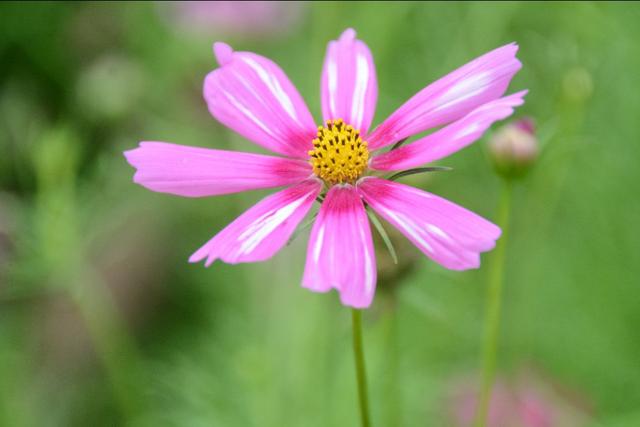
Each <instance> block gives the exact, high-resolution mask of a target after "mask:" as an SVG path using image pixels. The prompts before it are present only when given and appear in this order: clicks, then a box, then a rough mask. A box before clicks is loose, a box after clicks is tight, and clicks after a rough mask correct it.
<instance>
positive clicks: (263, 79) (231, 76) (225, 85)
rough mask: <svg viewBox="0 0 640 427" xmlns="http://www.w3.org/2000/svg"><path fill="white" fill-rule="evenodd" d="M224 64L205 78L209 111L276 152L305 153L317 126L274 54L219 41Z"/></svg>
mask: <svg viewBox="0 0 640 427" xmlns="http://www.w3.org/2000/svg"><path fill="white" fill-rule="evenodd" d="M214 53H215V54H216V57H217V59H218V62H219V63H220V68H218V69H216V70H214V71H212V72H210V73H209V74H208V75H207V77H206V78H205V80H204V98H205V100H206V101H207V104H208V106H209V111H210V112H211V114H212V115H213V117H215V118H216V119H218V120H219V121H220V122H221V123H223V124H224V125H226V126H227V127H229V128H231V129H233V130H234V131H236V132H237V133H239V134H240V135H242V136H244V137H245V138H247V139H249V140H251V141H253V142H255V143H256V144H258V145H261V146H262V147H264V148H267V149H269V150H271V151H274V152H276V153H280V154H284V155H288V156H292V157H300V158H306V157H307V151H308V150H310V149H311V148H312V143H311V141H312V140H313V138H315V136H316V131H317V129H316V126H315V123H314V121H313V117H312V116H311V113H309V109H308V108H307V106H306V104H305V103H304V100H303V99H302V97H301V96H300V94H299V93H298V91H297V90H296V88H295V87H294V86H293V84H292V83H291V81H289V79H288V78H287V76H286V75H285V73H284V72H283V71H282V70H281V69H280V67H278V66H277V65H276V64H275V63H274V62H272V61H270V60H269V59H267V58H265V57H262V56H260V55H256V54H254V53H250V52H234V51H233V50H232V49H231V47H229V45H226V44H224V43H216V44H215V45H214Z"/></svg>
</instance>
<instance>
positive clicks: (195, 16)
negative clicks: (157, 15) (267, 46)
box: [158, 1, 306, 38]
mask: <svg viewBox="0 0 640 427" xmlns="http://www.w3.org/2000/svg"><path fill="white" fill-rule="evenodd" d="M158 6H159V8H160V12H161V13H162V15H164V16H165V17H166V19H167V21H168V22H169V23H171V24H173V25H174V26H175V27H177V29H178V30H179V31H181V32H188V33H198V34H201V35H214V34H216V35H221V34H225V35H227V36H249V37H250V36H253V37H262V38H264V37H271V36H276V35H279V34H283V33H285V32H287V31H288V30H290V29H291V28H292V27H294V26H295V25H296V23H297V22H298V21H299V20H300V18H302V12H303V9H304V8H305V6H306V5H305V3H303V2H295V1H179V2H168V3H164V2H160V3H158Z"/></svg>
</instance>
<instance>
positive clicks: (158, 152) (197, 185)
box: [124, 142, 313, 197]
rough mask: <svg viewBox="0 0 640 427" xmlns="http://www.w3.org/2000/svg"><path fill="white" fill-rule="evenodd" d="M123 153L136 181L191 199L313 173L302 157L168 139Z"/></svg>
mask: <svg viewBox="0 0 640 427" xmlns="http://www.w3.org/2000/svg"><path fill="white" fill-rule="evenodd" d="M124 155H125V157H126V158H127V161H128V162H129V163H130V164H131V166H133V167H134V168H136V169H137V171H136V174H135V175H134V177H133V181H134V182H135V183H137V184H140V185H142V186H144V187H146V188H148V189H149V190H153V191H158V192H161V193H170V194H177V195H179V196H186V197H203V196H217V195H220V194H228V193H237V192H240V191H246V190H255V189H258V188H272V187H279V186H282V185H289V184H294V183H297V182H300V181H302V180H304V179H306V178H308V177H309V176H310V175H311V174H312V173H313V172H312V170H311V166H310V165H309V164H308V163H306V162H303V161H299V160H293V159H284V158H281V157H273V156H265V155H262V154H252V153H241V152H235V151H225V150H212V149H209V148H197V147H187V146H184V145H176V144H169V143H166V142H141V143H140V147H138V148H136V149H133V150H129V151H126V152H125V153H124Z"/></svg>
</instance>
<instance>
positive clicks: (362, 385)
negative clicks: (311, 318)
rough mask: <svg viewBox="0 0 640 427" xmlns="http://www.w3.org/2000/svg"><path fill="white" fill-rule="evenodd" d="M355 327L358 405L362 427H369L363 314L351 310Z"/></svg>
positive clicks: (354, 347)
mask: <svg viewBox="0 0 640 427" xmlns="http://www.w3.org/2000/svg"><path fill="white" fill-rule="evenodd" d="M351 320H352V327H353V357H354V359H355V362H356V379H357V383H358V403H359V406H360V420H361V424H362V427H369V426H370V425H371V423H370V422H369V399H368V397H367V374H366V369H365V365H364V350H363V348H362V312H361V311H360V310H358V309H355V308H353V309H351Z"/></svg>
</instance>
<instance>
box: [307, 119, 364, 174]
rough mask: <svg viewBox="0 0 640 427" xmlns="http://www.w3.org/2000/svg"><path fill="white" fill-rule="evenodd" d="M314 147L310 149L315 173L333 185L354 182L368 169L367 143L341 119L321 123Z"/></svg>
mask: <svg viewBox="0 0 640 427" xmlns="http://www.w3.org/2000/svg"><path fill="white" fill-rule="evenodd" d="M313 147H314V148H313V150H311V151H309V156H311V159H310V160H309V163H310V164H311V166H313V172H314V173H315V174H316V175H317V176H319V177H320V178H322V179H323V180H324V181H325V182H327V183H329V184H331V185H333V184H340V183H343V182H354V181H355V180H356V179H358V178H359V177H360V175H362V172H364V170H365V169H366V168H367V162H368V161H369V150H368V149H367V142H366V141H363V140H362V138H361V137H360V132H359V131H357V130H356V129H354V128H353V127H352V126H351V125H345V124H344V122H343V121H342V119H336V120H327V124H326V126H318V137H317V138H316V139H314V140H313Z"/></svg>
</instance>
